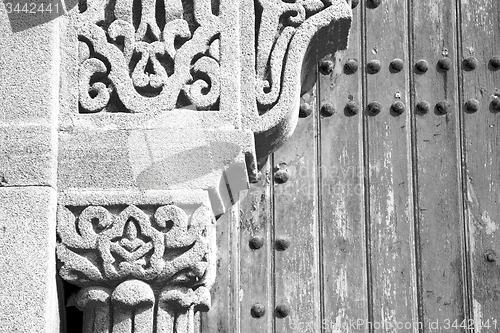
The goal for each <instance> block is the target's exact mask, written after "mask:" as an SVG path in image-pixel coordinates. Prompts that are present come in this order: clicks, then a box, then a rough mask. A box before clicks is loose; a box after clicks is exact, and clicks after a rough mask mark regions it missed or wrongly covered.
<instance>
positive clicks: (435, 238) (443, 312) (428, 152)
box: [410, 0, 467, 332]
mask: <svg viewBox="0 0 500 333" xmlns="http://www.w3.org/2000/svg"><path fill="white" fill-rule="evenodd" d="M410 10H411V11H410V17H412V18H413V24H412V30H413V31H412V36H413V40H412V41H411V44H410V45H411V48H412V52H413V54H412V59H413V60H414V62H415V63H418V64H419V66H420V67H419V68H421V69H423V68H424V67H425V66H424V64H423V62H419V61H420V60H421V59H424V60H425V61H426V62H427V63H428V70H427V71H426V72H425V73H423V72H424V71H423V70H421V71H418V70H415V73H414V74H413V80H412V82H413V91H414V97H415V98H414V103H413V104H414V105H413V107H415V105H423V104H418V103H421V102H424V101H425V102H428V103H429V106H430V109H429V111H428V112H427V113H425V114H422V111H420V110H421V109H422V108H418V107H417V108H416V109H415V111H416V113H417V114H416V115H415V119H414V124H415V128H414V132H415V137H414V139H415V145H416V150H415V152H416V162H417V163H418V164H417V165H416V169H415V170H414V171H415V173H416V181H415V183H416V186H417V188H416V190H417V193H416V197H417V198H416V199H417V212H418V214H417V216H418V220H417V232H418V239H417V253H418V267H419V271H418V274H419V280H418V288H419V290H418V291H419V300H420V306H421V308H420V309H421V311H420V314H421V316H422V317H423V318H422V322H423V325H424V328H425V330H428V331H430V332H432V331H434V332H438V331H444V330H446V325H447V323H451V322H453V321H454V320H459V321H461V320H463V319H464V318H466V311H467V310H466V306H465V305H464V293H463V289H464V286H465V285H464V284H463V276H462V275H463V268H464V266H463V262H464V261H463V259H464V258H463V257H462V256H463V254H464V252H463V249H464V242H463V230H464V222H463V218H462V213H461V212H462V206H461V199H460V198H461V180H460V163H461V161H460V159H459V158H458V156H459V142H460V140H459V138H460V133H459V130H458V119H459V112H460V110H459V103H458V83H457V77H458V76H457V70H458V66H457V64H456V59H457V53H456V49H457V45H456V40H457V27H456V17H457V16H456V15H457V12H456V3H455V2H454V1H434V0H422V1H418V2H416V1H413V2H412V8H411V9H410ZM440 61H441V63H442V64H443V65H442V66H441V65H439V62H440ZM447 67H449V69H446V68H447ZM439 103H441V104H439ZM445 109H446V110H445ZM422 110H423V109H422ZM449 329H451V328H449Z"/></svg>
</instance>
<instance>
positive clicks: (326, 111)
mask: <svg viewBox="0 0 500 333" xmlns="http://www.w3.org/2000/svg"><path fill="white" fill-rule="evenodd" d="M319 112H320V114H321V115H322V116H323V117H331V116H333V114H334V113H335V108H334V107H333V105H332V104H330V103H325V104H323V106H321V109H320V110H319Z"/></svg>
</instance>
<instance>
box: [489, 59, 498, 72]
mask: <svg viewBox="0 0 500 333" xmlns="http://www.w3.org/2000/svg"><path fill="white" fill-rule="evenodd" d="M490 68H491V69H492V70H494V71H497V70H499V69H500V56H494V57H492V58H491V59H490Z"/></svg>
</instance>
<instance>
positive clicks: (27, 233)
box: [0, 186, 59, 333]
mask: <svg viewBox="0 0 500 333" xmlns="http://www.w3.org/2000/svg"><path fill="white" fill-rule="evenodd" d="M0 203H1V205H0V244H1V247H2V252H1V255H0V267H1V268H2V273H1V274H0V286H1V288H0V300H1V309H2V310H1V311H0V332H5V333H11V332H29V333H38V332H51V333H52V332H53V333H56V332H59V308H58V307H59V302H58V299H57V288H56V279H55V276H56V260H55V259H56V258H55V253H54V248H55V245H56V209H55V208H56V192H55V190H54V189H52V188H49V187H34V186H31V187H23V188H13V187H9V188H0Z"/></svg>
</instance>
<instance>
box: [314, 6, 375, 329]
mask: <svg viewBox="0 0 500 333" xmlns="http://www.w3.org/2000/svg"><path fill="white" fill-rule="evenodd" d="M361 8H362V6H361V5H357V6H355V7H354V8H353V22H352V26H351V31H350V39H349V48H348V50H347V51H342V52H338V53H337V54H336V55H335V57H334V59H332V60H333V61H334V63H335V67H334V70H333V73H332V74H330V75H321V76H320V77H319V106H320V107H321V106H325V105H328V104H329V105H331V106H333V108H334V109H335V110H336V112H335V114H333V116H331V117H329V118H327V117H323V118H321V119H320V126H319V130H320V131H319V134H320V138H319V144H320V159H319V163H320V165H319V172H320V173H319V177H320V178H319V179H320V184H319V186H320V203H319V204H320V220H319V222H320V231H321V235H320V236H319V239H320V240H321V249H320V250H321V255H322V256H321V268H322V270H323V274H322V281H321V282H322V288H321V293H322V295H321V297H322V299H323V304H324V308H323V309H322V311H323V313H324V315H323V321H322V327H323V328H324V332H332V331H333V332H337V331H338V332H345V333H348V332H366V331H367V330H366V327H363V325H361V327H357V325H356V326H352V325H350V323H358V320H363V321H364V322H367V321H368V302H367V284H366V281H367V279H366V277H367V274H366V240H365V214H364V212H365V207H364V176H363V174H364V173H363V156H362V152H363V135H362V128H363V126H362V125H363V124H362V121H363V114H362V112H361V111H360V108H361V109H362V107H361V106H360V105H362V85H361V75H360V74H359V73H360V72H361V70H360V69H359V68H358V67H359V66H360V62H361V61H362V57H361V42H360V41H361V17H360V16H361ZM361 66H362V64H361ZM356 111H357V114H356ZM318 332H319V331H318Z"/></svg>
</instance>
